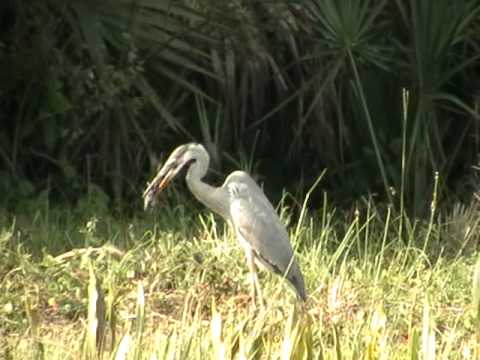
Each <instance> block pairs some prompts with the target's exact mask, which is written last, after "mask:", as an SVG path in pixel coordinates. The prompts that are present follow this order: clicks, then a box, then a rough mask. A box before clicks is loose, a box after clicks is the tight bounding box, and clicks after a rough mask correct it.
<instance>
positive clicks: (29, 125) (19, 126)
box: [0, 0, 480, 215]
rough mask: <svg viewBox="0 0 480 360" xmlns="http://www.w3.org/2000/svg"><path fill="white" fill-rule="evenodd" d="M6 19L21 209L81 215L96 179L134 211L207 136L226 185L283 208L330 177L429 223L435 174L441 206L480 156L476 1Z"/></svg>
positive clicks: (121, 1) (148, 6) (181, 5)
mask: <svg viewBox="0 0 480 360" xmlns="http://www.w3.org/2000/svg"><path fill="white" fill-rule="evenodd" d="M0 10H1V12H0V13H1V15H0V16H1V18H2V20H4V21H2V22H1V24H2V25H1V28H2V32H1V34H0V65H1V66H2V75H1V80H2V81H0V106H1V107H2V112H1V113H0V123H1V125H0V165H1V167H2V170H1V172H0V190H2V191H3V192H4V193H8V196H6V197H5V198H4V199H3V201H4V202H6V203H8V204H9V205H10V206H12V204H14V205H13V206H15V205H16V204H15V203H16V201H17V200H18V199H19V198H31V197H34V196H35V194H37V193H39V192H41V191H47V192H48V195H49V196H50V197H53V198H57V199H58V198H59V199H62V200H65V199H66V200H68V201H69V202H73V201H72V200H73V199H77V198H81V197H82V194H83V193H85V192H86V191H87V188H88V186H89V184H91V185H92V186H99V187H100V188H101V189H102V191H103V192H104V193H105V194H106V195H107V196H108V198H109V199H110V201H109V203H108V206H111V205H122V204H124V203H132V202H130V201H128V202H124V201H123V200H131V199H135V201H137V200H136V199H138V196H137V195H138V191H139V190H138V189H139V188H141V187H142V186H143V184H144V181H145V179H146V178H147V175H148V174H147V173H148V172H149V171H150V170H152V169H154V168H155V167H156V166H157V162H158V160H159V157H160V159H161V158H162V156H163V154H164V153H166V152H168V151H170V150H171V149H172V147H173V146H174V145H178V144H179V143H183V142H186V141H191V140H196V141H201V142H203V143H204V144H205V145H206V146H207V148H208V149H209V151H211V153H212V155H213V158H214V161H213V164H214V165H215V170H216V171H217V174H218V173H220V172H223V173H225V172H227V171H230V170H231V169H233V168H234V167H237V166H243V167H246V168H248V169H249V170H250V171H252V172H254V173H255V174H254V175H255V176H257V177H258V178H260V179H262V178H263V177H269V178H270V179H272V181H269V182H268V186H269V187H270V188H267V191H269V192H273V193H276V194H277V198H279V197H280V195H279V194H280V192H281V191H282V190H283V188H284V187H287V188H288V190H289V191H291V192H294V193H297V194H300V195H302V196H303V194H304V193H305V191H306V189H308V187H309V186H310V185H311V184H312V183H314V181H315V180H316V179H317V178H318V175H319V174H320V173H321V172H322V171H323V170H324V169H325V168H327V169H328V171H327V174H326V176H325V179H324V183H323V185H324V186H325V187H327V188H329V189H331V190H334V191H335V195H336V197H339V198H340V199H341V200H342V199H345V198H348V199H350V198H351V197H359V196H361V195H364V194H365V193H367V192H370V193H378V194H379V195H380V196H381V197H382V198H389V201H390V202H391V203H392V205H393V206H395V207H396V208H400V210H401V211H403V209H405V208H407V209H409V210H411V212H412V214H416V215H425V214H428V211H429V206H430V202H431V193H432V189H433V186H434V174H435V172H439V173H440V174H442V178H443V180H442V181H441V182H440V183H439V184H438V186H439V199H440V200H441V199H443V198H444V197H445V195H448V194H449V193H450V192H449V190H451V189H454V188H455V186H456V184H457V183H458V180H461V179H462V178H463V177H464V176H465V175H466V174H467V173H468V171H469V165H470V164H472V162H473V161H474V160H475V159H476V156H477V152H478V149H479V144H478V138H479V136H478V131H479V129H480V128H479V127H478V126H476V125H475V124H476V120H478V117H479V114H478V108H479V105H478V96H477V95H478V94H476V91H477V88H478V84H477V83H476V81H477V80H476V79H478V60H479V58H478V57H479V55H478V48H479V40H480V38H479V35H478V34H480V31H479V26H480V23H479V21H478V18H479V14H480V5H479V4H478V1H477V0H459V1H455V2H454V3H452V2H451V1H447V0H441V1H437V0H425V1H418V0H410V1H394V2H389V1H371V0H362V1H354V0H339V1H333V0H295V1H275V2H252V1H247V0H229V1H220V2H219V1H210V0H197V1H192V0H182V1H171V0H155V1H153V0H107V1H102V2H97V1H92V0H89V1H84V0H74V1H69V2H65V1H62V0H40V1H35V2H32V1H27V0H18V1H13V0H8V1H3V2H2V4H1V5H0ZM405 94H408V96H405ZM407 98H408V99H407ZM279 164H281V166H280V165H279ZM292 174H294V175H292ZM392 190H393V191H392ZM392 193H397V194H400V193H401V196H394V195H392ZM346 194H348V195H346ZM321 201H322V199H321V198H320V197H318V198H314V199H313V202H312V204H314V205H318V204H320V203H321ZM134 204H137V205H138V203H134Z"/></svg>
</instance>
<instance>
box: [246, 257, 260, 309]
mask: <svg viewBox="0 0 480 360" xmlns="http://www.w3.org/2000/svg"><path fill="white" fill-rule="evenodd" d="M245 256H246V258H247V265H248V270H249V272H250V295H251V297H252V301H253V302H254V303H255V287H256V285H255V284H256V282H257V281H258V280H257V271H256V268H255V262H254V259H253V253H252V251H251V250H245Z"/></svg>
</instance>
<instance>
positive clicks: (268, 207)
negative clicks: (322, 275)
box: [144, 144, 306, 300]
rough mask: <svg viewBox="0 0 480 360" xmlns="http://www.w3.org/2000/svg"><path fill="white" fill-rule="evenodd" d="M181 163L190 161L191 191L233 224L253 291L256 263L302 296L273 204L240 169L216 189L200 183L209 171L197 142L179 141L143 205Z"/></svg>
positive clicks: (299, 275) (301, 283)
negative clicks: (245, 260) (184, 143)
mask: <svg viewBox="0 0 480 360" xmlns="http://www.w3.org/2000/svg"><path fill="white" fill-rule="evenodd" d="M186 164H189V169H188V171H187V176H186V181H187V185H188V188H189V189H190V191H191V192H192V194H193V195H194V196H195V197H196V198H197V199H198V200H199V201H200V202H202V203H203V204H205V205H206V206H207V207H209V208H210V209H212V210H213V211H215V212H216V213H218V214H219V215H220V216H222V217H223V218H224V219H225V220H227V221H229V222H230V223H231V224H232V225H233V228H234V229H235V233H236V235H237V238H238V240H239V243H240V245H241V246H242V248H243V249H244V251H245V255H246V258H247V263H248V266H249V270H250V272H251V273H252V276H253V279H252V280H253V292H255V287H256V291H257V292H258V294H259V296H260V297H261V289H260V286H259V284H258V278H257V274H256V269H255V263H256V264H258V265H262V266H263V267H265V268H267V269H268V270H270V271H272V272H274V273H275V274H278V275H281V276H285V278H286V279H287V280H288V281H289V282H290V283H291V284H292V285H293V287H294V288H295V290H296V292H297V295H298V296H299V297H300V298H301V299H302V300H305V298H306V294H305V285H304V280H303V276H302V273H301V271H300V268H299V266H298V264H297V262H296V261H295V258H294V254H293V250H292V246H291V245H290V241H289V237H288V233H287V231H286V229H285V226H284V225H283V224H282V222H281V221H280V218H279V217H278V215H277V213H276V212H275V209H274V208H273V206H272V204H271V203H270V202H269V201H268V199H267V197H266V196H265V194H264V193H263V191H262V189H261V188H260V187H259V186H258V185H257V184H256V183H255V181H254V180H253V179H252V178H251V177H250V175H248V174H247V173H246V172H244V171H235V172H233V173H231V174H230V175H229V176H228V177H227V178H226V180H225V182H224V183H223V185H222V186H221V187H214V186H211V185H209V184H206V183H205V182H203V181H202V179H203V177H204V176H205V174H206V173H207V170H208V164H209V156H208V153H207V152H206V150H205V149H204V148H203V146H202V145H199V144H186V145H182V146H180V147H179V148H177V149H176V150H175V151H174V152H173V153H172V155H171V156H170V157H169V159H168V160H167V162H166V163H165V165H164V166H163V168H162V169H161V170H160V172H159V173H158V175H157V176H156V177H155V179H154V180H153V181H152V183H151V184H150V185H149V186H148V188H147V190H146V191H145V193H144V198H145V205H146V206H148V205H149V204H150V203H152V202H155V196H156V194H157V193H158V191H159V190H160V191H161V190H162V189H163V187H165V186H166V184H167V183H168V181H169V180H170V179H171V178H173V177H174V176H175V174H176V173H177V172H178V171H179V170H180V168H181V167H183V166H184V165H186ZM253 295H254V294H253Z"/></svg>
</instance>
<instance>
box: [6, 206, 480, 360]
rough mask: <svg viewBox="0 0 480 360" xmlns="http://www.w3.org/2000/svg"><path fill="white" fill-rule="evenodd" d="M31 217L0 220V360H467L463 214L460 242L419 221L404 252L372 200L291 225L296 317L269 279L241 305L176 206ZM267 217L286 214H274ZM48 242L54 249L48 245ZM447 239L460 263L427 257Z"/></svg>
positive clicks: (471, 338) (471, 318)
mask: <svg viewBox="0 0 480 360" xmlns="http://www.w3.org/2000/svg"><path fill="white" fill-rule="evenodd" d="M32 207H35V206H32ZM36 207H37V208H41V207H43V208H44V209H43V210H42V211H38V212H37V214H35V215H28V216H25V215H24V214H6V213H1V214H0V216H1V218H0V220H1V223H2V224H9V225H2V226H1V227H0V255H1V257H2V259H3V261H2V262H0V304H1V305H0V324H2V325H1V326H0V335H1V337H0V355H1V356H2V358H7V359H26V358H35V359H60V358H61V359H79V358H85V359H127V358H128V359H130V358H132V359H149V358H157V359H170V358H174V357H175V358H177V357H179V358H189V359H205V358H216V359H220V358H224V359H233V358H252V359H261V358H268V359H312V358H313V359H316V358H318V359H339V358H355V359H405V358H409V359H420V358H422V359H433V358H437V357H440V358H448V359H450V358H462V356H463V357H464V358H469V357H470V358H475V356H476V354H478V348H477V346H478V342H477V336H478V332H477V333H476V330H478V277H479V276H478V273H479V265H478V264H480V262H479V261H478V256H477V254H476V249H477V248H478V244H479V239H480V236H479V234H480V229H479V224H478V221H477V220H476V217H475V216H468V215H465V216H464V219H470V220H468V221H466V222H465V225H466V226H467V227H468V228H469V229H470V230H469V233H468V234H466V235H465V237H463V238H460V237H459V236H458V233H457V232H456V231H457V229H456V227H455V221H454V220H455V218H446V219H445V220H444V221H441V220H440V218H439V217H435V218H434V219H433V220H432V223H429V222H423V221H418V222H417V223H416V224H415V226H412V227H407V228H406V229H407V230H405V229H404V230H403V231H407V234H406V237H407V238H410V239H411V243H410V244H405V243H404V242H403V238H401V237H399V227H398V222H399V220H400V219H399V218H400V217H404V219H403V222H404V223H407V224H408V223H412V221H411V220H410V219H409V218H408V216H407V215H406V214H397V213H395V212H394V211H392V213H391V215H390V218H386V219H383V218H382V214H381V213H380V212H378V210H377V209H376V206H375V204H374V203H370V205H369V207H368V209H369V210H368V211H367V210H365V211H362V210H358V211H357V214H356V215H354V216H351V214H348V213H342V212H340V211H336V209H334V208H332V207H331V205H329V204H328V202H327V201H325V203H324V207H323V209H322V212H321V213H320V214H316V215H314V216H313V217H309V216H306V215H305V216H304V217H303V218H302V220H301V223H299V224H296V223H295V224H292V225H293V226H292V227H291V228H292V230H291V238H292V241H293V243H294V245H295V248H296V249H298V259H299V262H300V264H301V267H302V270H303V272H304V275H305V280H306V285H307V289H308V293H309V299H308V301H307V303H306V304H305V306H300V304H297V303H296V300H295V299H296V298H295V295H294V293H293V290H290V289H289V288H288V285H286V283H285V282H284V281H282V279H280V278H279V277H274V276H270V275H266V274H263V275H262V279H261V283H262V287H263V289H264V294H265V298H266V299H267V303H266V306H265V307H262V308H260V307H258V308H253V307H252V304H251V299H249V297H248V295H247V294H248V292H249V287H248V285H249V284H248V271H247V269H246V265H245V261H244V256H243V254H242V251H241V249H240V248H239V246H238V244H237V243H236V240H235V236H234V234H233V233H232V232H231V231H229V230H227V228H226V227H225V228H222V227H221V226H220V225H219V224H217V223H216V219H215V218H214V217H213V216H205V215H203V214H200V215H198V214H197V213H196V212H195V213H194V212H191V213H190V212H189V213H184V214H183V215H182V216H180V214H181V211H182V210H181V209H179V208H177V209H175V208H171V207H170V208H169V207H166V208H164V209H162V211H161V212H159V214H145V215H144V216H143V217H141V218H134V219H128V218H122V219H119V218H118V216H112V215H111V214H109V213H105V214H103V215H102V216H101V217H98V218H94V219H92V218H90V216H91V212H90V211H86V213H79V211H78V209H68V208H65V207H64V208H55V207H52V208H49V207H44V206H43V205H42V206H36ZM280 212H281V213H282V214H283V215H282V216H283V217H284V218H288V217H289V216H290V214H289V211H288V210H287V209H286V208H285V207H283V206H282V207H281V209H280ZM464 212H465V213H467V214H470V215H471V214H476V213H477V210H476V209H475V208H474V207H471V208H467V209H465V210H464ZM192 214H195V215H192ZM455 214H456V215H455ZM458 214H459V213H458V212H455V213H452V216H454V215H455V216H457V215H458ZM60 215H61V216H60ZM12 219H14V220H12ZM462 221H465V220H462ZM192 224H195V225H192ZM28 233H29V234H31V235H30V236H31V237H32V239H31V241H30V242H28V241H25V236H26V235H25V234H28ZM433 234H435V236H433ZM47 235H48V236H51V237H54V238H55V239H57V243H56V244H52V243H46V242H45V240H44V237H45V236H47ZM57 235H61V237H60V236H57ZM449 237H454V238H457V241H460V242H461V244H457V245H456V246H455V248H456V249H458V248H462V249H463V250H462V251H461V252H452V251H450V250H449V249H448V248H445V249H444V251H443V253H442V254H440V255H439V254H438V253H437V252H436V249H437V248H438V247H439V243H441V242H442V241H443V239H445V238H449ZM435 241H438V243H435ZM91 244H94V245H93V246H92V245H91ZM424 244H427V245H424ZM444 245H445V244H444ZM39 246H41V247H42V248H41V250H40V251H38V248H37V247H39ZM421 248H425V250H421ZM472 277H473V291H472ZM472 299H473V301H472ZM475 351H477V352H475Z"/></svg>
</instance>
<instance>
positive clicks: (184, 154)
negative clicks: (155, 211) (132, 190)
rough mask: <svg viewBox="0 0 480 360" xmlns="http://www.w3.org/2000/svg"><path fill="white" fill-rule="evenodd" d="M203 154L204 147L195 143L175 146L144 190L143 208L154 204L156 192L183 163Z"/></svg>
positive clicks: (194, 159) (163, 186) (170, 178)
mask: <svg viewBox="0 0 480 360" xmlns="http://www.w3.org/2000/svg"><path fill="white" fill-rule="evenodd" d="M205 156H207V157H208V155H207V152H206V150H205V148H204V147H203V146H202V145H200V144H197V143H189V144H185V145H180V146H179V147H177V148H176V149H175V150H174V151H173V152H172V154H171V155H170V156H169V157H168V159H167V161H166V162H165V164H164V165H163V166H162V168H161V169H160V171H159V172H158V173H157V175H156V176H155V178H154V179H153V180H152V181H151V182H150V183H149V184H148V186H147V188H146V190H145V191H144V193H143V205H144V208H145V209H147V208H148V207H149V206H154V205H155V204H156V202H157V196H158V194H160V192H161V191H162V190H163V189H165V187H166V186H167V185H168V183H169V182H170V181H171V180H172V179H173V178H174V177H175V175H177V173H178V172H179V171H180V170H181V169H182V168H183V167H184V166H185V165H190V164H192V163H194V162H196V161H197V160H199V159H204V158H205ZM207 166H208V158H207Z"/></svg>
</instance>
